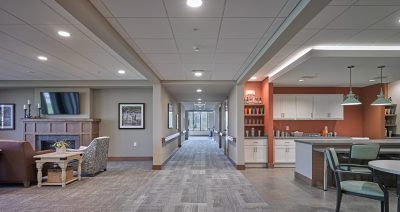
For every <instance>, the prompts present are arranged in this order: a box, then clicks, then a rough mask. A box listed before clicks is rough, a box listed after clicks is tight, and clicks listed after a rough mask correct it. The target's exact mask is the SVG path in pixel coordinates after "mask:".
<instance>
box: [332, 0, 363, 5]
mask: <svg viewBox="0 0 400 212" xmlns="http://www.w3.org/2000/svg"><path fill="white" fill-rule="evenodd" d="M356 1H357V0H332V1H331V2H330V3H329V5H352V4H354V3H355V2H356Z"/></svg>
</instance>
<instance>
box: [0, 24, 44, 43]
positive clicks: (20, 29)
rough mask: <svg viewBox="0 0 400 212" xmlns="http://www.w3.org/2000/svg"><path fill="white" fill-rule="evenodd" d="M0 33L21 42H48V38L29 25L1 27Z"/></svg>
mask: <svg viewBox="0 0 400 212" xmlns="http://www.w3.org/2000/svg"><path fill="white" fill-rule="evenodd" d="M0 32H3V33H5V34H8V35H9V36H12V37H14V38H16V39H18V40H23V41H48V40H49V37H48V36H46V35H44V34H43V33H41V32H40V31H39V30H36V29H34V28H33V27H31V26H29V25H2V26H1V27H0Z"/></svg>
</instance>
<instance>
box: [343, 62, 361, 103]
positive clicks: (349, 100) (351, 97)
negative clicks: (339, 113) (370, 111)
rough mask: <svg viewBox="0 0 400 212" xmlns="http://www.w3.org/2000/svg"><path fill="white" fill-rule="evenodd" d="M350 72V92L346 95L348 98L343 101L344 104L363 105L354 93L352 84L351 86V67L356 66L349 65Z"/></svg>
mask: <svg viewBox="0 0 400 212" xmlns="http://www.w3.org/2000/svg"><path fill="white" fill-rule="evenodd" d="M347 68H348V69H349V72H350V92H349V94H347V95H346V99H345V100H344V101H343V103H342V105H361V102H360V101H358V99H357V98H356V96H355V95H354V94H353V90H352V86H351V69H352V68H354V66H347Z"/></svg>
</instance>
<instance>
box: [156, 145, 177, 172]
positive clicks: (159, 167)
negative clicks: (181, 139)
mask: <svg viewBox="0 0 400 212" xmlns="http://www.w3.org/2000/svg"><path fill="white" fill-rule="evenodd" d="M178 150H179V148H176V149H175V150H174V152H173V153H172V154H171V155H170V156H169V157H168V158H167V160H165V161H164V163H163V164H161V165H153V167H152V169H153V170H162V167H163V166H164V165H165V164H166V163H168V161H169V160H170V159H171V158H172V157H173V156H174V155H175V153H176V152H177V151H178Z"/></svg>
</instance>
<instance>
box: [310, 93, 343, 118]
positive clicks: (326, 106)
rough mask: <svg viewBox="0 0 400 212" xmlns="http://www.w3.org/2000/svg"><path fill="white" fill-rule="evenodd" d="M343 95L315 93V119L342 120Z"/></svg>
mask: <svg viewBox="0 0 400 212" xmlns="http://www.w3.org/2000/svg"><path fill="white" fill-rule="evenodd" d="M342 102H343V95H341V94H318V95H314V119H316V120H327V119H329V120H342V119H344V116H343V106H342V105H341V104H342Z"/></svg>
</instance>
